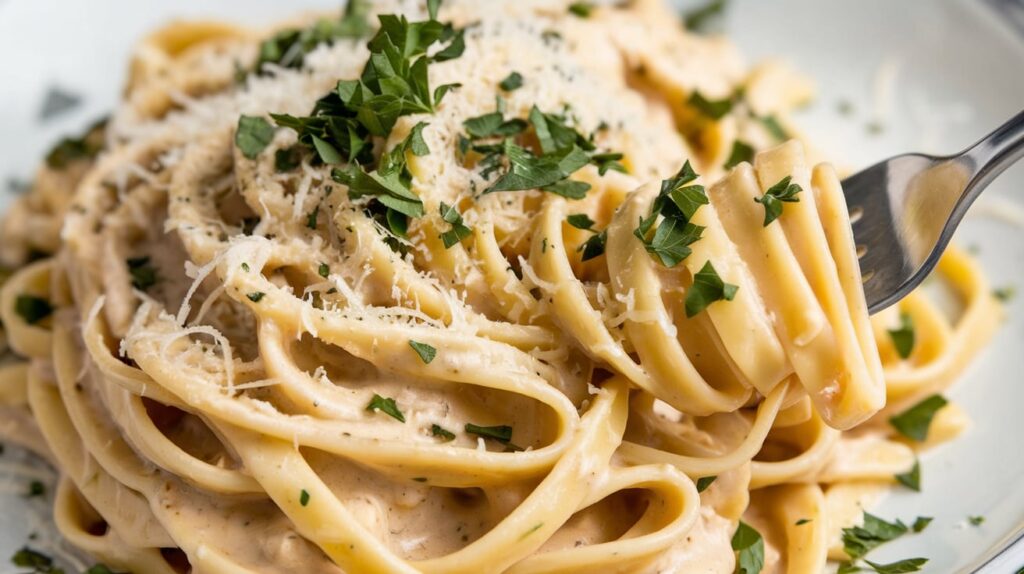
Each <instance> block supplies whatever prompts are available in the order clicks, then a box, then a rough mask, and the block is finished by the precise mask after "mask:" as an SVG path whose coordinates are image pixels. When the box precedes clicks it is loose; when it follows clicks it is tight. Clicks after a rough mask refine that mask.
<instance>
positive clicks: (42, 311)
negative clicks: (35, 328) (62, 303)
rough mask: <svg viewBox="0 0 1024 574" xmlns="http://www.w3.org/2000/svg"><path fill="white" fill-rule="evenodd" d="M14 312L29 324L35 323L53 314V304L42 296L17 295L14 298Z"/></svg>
mask: <svg viewBox="0 0 1024 574" xmlns="http://www.w3.org/2000/svg"><path fill="white" fill-rule="evenodd" d="M14 312H15V313H17V314H18V316H20V317H21V318H22V319H24V320H25V322H26V323H28V324H29V325H35V324H36V323H38V322H40V321H42V320H43V319H45V318H47V317H49V316H50V315H52V314H53V306H52V305H50V302H49V301H47V300H46V299H43V298H42V297H36V296H35V295H18V298H17V299H15V300H14Z"/></svg>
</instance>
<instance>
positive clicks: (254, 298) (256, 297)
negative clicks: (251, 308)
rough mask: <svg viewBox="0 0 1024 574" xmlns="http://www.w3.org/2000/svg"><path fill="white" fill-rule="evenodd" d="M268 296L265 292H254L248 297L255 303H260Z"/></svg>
mask: <svg viewBox="0 0 1024 574" xmlns="http://www.w3.org/2000/svg"><path fill="white" fill-rule="evenodd" d="M266 295H267V294H266V293H264V292H263V291H253V292H252V293H249V294H247V295H246V297H247V298H248V299H249V300H250V301H252V302H253V303H259V302H260V301H262V300H263V298H264V297H266Z"/></svg>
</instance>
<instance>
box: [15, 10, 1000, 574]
mask: <svg viewBox="0 0 1024 574" xmlns="http://www.w3.org/2000/svg"><path fill="white" fill-rule="evenodd" d="M421 4H422V3H420V2H412V1H408V2H405V1H402V2H398V1H394V2H392V1H384V0H381V1H380V2H377V3H375V4H374V5H372V6H366V5H365V4H364V3H362V2H357V3H355V4H353V5H351V6H350V7H349V8H347V9H346V11H345V14H344V15H343V16H342V18H341V19H338V18H337V17H336V16H334V15H330V16H322V17H320V16H318V17H307V18H299V19H297V20H295V21H293V22H290V23H288V24H287V25H285V26H282V27H281V28H279V29H276V30H271V31H262V30H249V29H244V28H240V27H236V26H230V25H226V24H219V23H175V24H172V25H169V26H168V27H166V28H164V29H162V30H160V31H158V32H156V33H154V34H152V35H151V36H149V37H148V38H147V39H146V40H145V41H144V42H143V44H142V45H141V47H140V48H139V49H138V51H137V53H136V55H135V57H134V58H133V61H132V64H131V72H130V74H129V82H128V86H127V89H126V92H125V96H124V100H123V102H122V105H121V106H120V107H119V108H118V109H117V110H116V111H115V112H114V114H113V116H112V117H111V118H110V120H109V122H107V123H106V124H103V125H98V126H96V127H95V128H94V129H93V130H92V132H91V133H90V134H88V135H87V136H86V137H84V138H83V139H81V140H75V141H69V142H65V144H62V146H63V148H62V149H58V150H55V152H54V153H51V155H50V156H49V157H48V158H47V163H46V164H45V165H43V166H42V167H41V168H40V170H39V172H38V175H37V178H36V180H35V183H34V185H33V188H32V189H31V191H30V193H28V194H27V195H25V196H23V197H22V198H20V199H19V200H18V202H17V203H16V204H15V205H14V206H13V207H12V208H11V209H10V210H9V211H8V213H7V215H6V219H5V220H4V223H3V226H2V231H0V260H2V262H3V263H4V265H5V266H6V267H7V268H9V269H10V270H11V274H10V276H9V277H7V278H6V280H5V282H4V284H3V289H2V293H0V317H2V319H3V330H2V337H0V341H2V345H0V348H2V350H4V352H5V353H6V355H5V359H4V360H3V362H2V364H0V405H2V406H0V408H2V409H3V424H0V431H2V433H3V435H4V436H5V437H9V438H10V440H12V441H16V442H19V443H21V444H23V445H25V446H27V447H29V448H31V449H33V450H36V451H38V452H40V453H42V454H43V455H44V456H45V457H47V458H48V459H49V460H50V461H51V462H52V463H53V465H54V466H55V467H56V468H57V469H59V472H60V483H59V490H58V492H57V494H56V499H55V508H54V519H55V521H56V524H57V526H58V528H59V529H60V532H61V533H62V534H63V536H64V537H66V538H67V539H68V540H69V541H71V542H72V543H73V544H74V545H75V546H77V547H78V548H80V549H82V550H83V551H85V552H87V553H88V554H90V555H92V556H93V557H95V558H96V560H98V561H100V562H102V563H104V564H105V565H107V566H108V567H109V568H110V569H111V570H112V571H119V572H120V571H130V572H136V573H147V574H148V573H155V574H164V573H166V574H170V573H173V572H184V571H188V569H189V568H190V569H191V571H192V572H196V573H243V572H245V573H248V572H289V571H292V572H324V573H328V572H350V573H363V572H437V573H441V572H445V573H447V572H453V573H454V572H465V573H481V572H510V573H511V572H515V573H524V574H525V573H541V572H723V573H728V572H733V571H740V570H742V571H744V572H754V571H762V572H787V573H794V574H796V573H807V572H819V571H822V570H823V569H824V568H825V565H826V561H827V560H829V559H833V560H850V559H856V558H859V556H858V555H851V552H850V551H849V550H847V548H846V546H845V545H844V541H843V540H842V534H841V531H842V529H844V528H849V527H851V526H852V525H854V524H860V523H861V522H862V521H863V520H864V517H863V516H862V512H861V509H862V507H863V505H864V504H867V503H868V501H870V500H872V499H875V498H877V497H878V496H879V495H880V494H882V493H883V492H884V491H885V490H887V489H888V488H890V487H891V486H892V485H894V484H895V483H896V479H895V478H894V477H896V476H897V475H904V474H906V473H909V472H911V470H912V467H913V468H916V452H918V451H920V450H922V449H923V448H926V447H928V446H931V445H934V444H937V443H939V442H942V441H944V440H948V439H950V438H952V437H954V436H955V435H956V434H957V433H958V432H959V431H960V430H962V429H963V428H964V427H965V426H966V424H967V420H966V416H965V415H964V414H963V412H962V411H960V410H959V409H958V408H957V407H956V406H955V405H953V404H946V403H945V401H944V400H943V403H942V406H941V408H938V409H937V410H935V411H934V413H933V414H934V418H932V419H931V425H930V429H928V428H926V429H925V430H926V431H928V432H927V438H924V437H921V440H913V438H908V437H907V436H904V435H906V434H907V433H906V432H903V434H901V432H898V431H900V429H899V428H898V427H897V428H894V427H893V425H892V424H890V422H889V419H890V417H893V416H897V415H899V414H900V413H903V412H905V411H906V410H907V409H908V408H911V407H914V406H915V405H917V404H919V403H920V402H921V401H922V400H924V399H927V398H928V397H931V396H933V395H937V394H938V393H941V391H942V390H943V389H945V388H946V387H947V386H948V385H949V384H950V383H952V382H953V381H954V380H955V379H956V377H957V375H958V374H959V373H960V372H961V371H962V370H963V368H964V367H965V366H966V365H967V364H968V363H969V362H970V360H971V359H972V358H973V357H974V355H975V354H976V353H977V352H978V351H979V349H980V348H981V347H983V346H984V344H985V342H986V341H987V340H988V339H989V337H990V336H991V335H992V334H993V332H994V331H995V329H996V326H997V324H998V319H999V305H998V303H997V301H996V300H995V299H994V298H993V297H991V295H990V290H989V288H988V286H987V284H986V282H985V279H984V277H983V276H982V274H981V273H980V272H979V270H978V267H977V264H976V263H975V262H974V261H972V260H971V259H970V258H969V257H968V256H967V255H966V254H965V253H963V252H961V251H959V250H958V249H956V248H951V249H950V250H949V252H948V253H946V255H945V256H944V258H943V260H942V262H941V263H940V266H939V270H938V273H939V274H940V276H941V281H942V282H943V283H944V284H945V285H946V286H948V287H949V288H950V290H951V291H952V292H953V293H954V294H955V295H956V298H957V299H958V300H959V301H960V306H961V309H960V310H959V311H958V312H957V313H956V314H955V316H950V315H948V314H947V313H946V312H944V311H943V310H941V309H940V307H938V306H937V305H936V304H935V303H933V302H932V301H931V300H930V299H929V297H928V296H926V295H924V294H922V293H913V294H911V295H910V296H909V297H908V298H907V299H905V300H904V301H902V302H901V303H900V304H899V305H898V307H894V308H892V309H889V310H886V311H884V312H882V313H879V314H878V315H876V316H874V317H870V318H869V316H868V313H867V307H866V304H865V300H864V295H863V291H862V289H861V275H860V269H859V267H858V259H857V246H856V245H855V242H854V239H853V235H852V232H851V229H850V216H849V214H848V213H847V210H846V204H845V202H844V199H843V194H842V189H841V187H840V179H839V177H838V176H837V174H836V170H835V169H834V168H833V167H831V166H830V165H829V164H827V163H821V162H820V158H818V156H817V152H815V151H814V149H813V148H812V147H810V146H809V145H808V144H807V143H806V142H805V141H804V140H803V139H802V138H801V137H800V136H799V134H798V133H797V132H796V131H795V128H794V127H793V126H792V125H791V123H790V122H789V120H788V113H789V112H790V111H791V110H792V109H794V108H795V107H797V106H800V105H802V104H804V103H806V102H807V101H808V99H809V98H810V97H811V96H812V93H813V86H812V85H811V83H810V82H809V81H807V80H806V79H804V78H803V77H801V76H800V75H798V74H797V73H795V72H793V71H792V70H790V69H789V68H788V67H786V66H785V65H783V64H781V63H779V62H766V63H762V64H759V65H757V66H754V67H753V68H748V67H746V66H745V65H744V64H743V62H742V61H741V58H740V56H739V54H738V53H737V51H736V50H735V48H733V46H732V45H731V44H729V43H728V42H727V41H726V40H725V39H723V38H720V37H706V36H698V35H693V34H690V33H687V32H685V31H684V30H683V28H682V27H681V25H680V23H679V20H678V18H677V17H676V16H675V15H674V14H673V13H671V12H670V11H669V10H668V9H667V8H666V7H665V6H662V5H661V4H660V3H659V2H657V1H654V0H634V1H633V2H629V3H622V5H621V6H590V5H588V4H583V3H575V4H572V5H571V6H570V5H569V3H567V2H566V3H563V2H550V1H541V0H536V1H534V0H531V1H521V0H520V1H512V0H508V1H505V0H500V1H499V0H493V1H491V2H486V3H485V2H473V1H470V0H452V1H449V2H445V3H444V4H443V5H442V6H441V7H440V10H439V11H438V9H437V3H436V2H428V3H427V4H428V6H423V5H421ZM377 15H381V17H380V19H379V20H378V19H377V17H376V16H377ZM396 15H398V16H396ZM271 114H273V115H271ZM908 342H909V345H908ZM910 432H911V434H914V432H913V431H910ZM748 539H749V540H748ZM745 540H748V541H747V542H744V541H745Z"/></svg>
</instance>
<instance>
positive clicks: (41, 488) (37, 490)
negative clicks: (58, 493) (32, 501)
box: [25, 480, 46, 498]
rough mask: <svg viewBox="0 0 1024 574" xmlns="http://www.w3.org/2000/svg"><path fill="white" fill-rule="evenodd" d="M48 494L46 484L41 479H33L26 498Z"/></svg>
mask: <svg viewBox="0 0 1024 574" xmlns="http://www.w3.org/2000/svg"><path fill="white" fill-rule="evenodd" d="M44 494H46V485H45V484H43V482H42V481H40V480H33V481H32V482H30V483H29V485H28V492H27V493H25V497H26V498H35V497H37V496H42V495H44Z"/></svg>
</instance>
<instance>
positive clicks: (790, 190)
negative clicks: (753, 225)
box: [754, 175, 803, 227]
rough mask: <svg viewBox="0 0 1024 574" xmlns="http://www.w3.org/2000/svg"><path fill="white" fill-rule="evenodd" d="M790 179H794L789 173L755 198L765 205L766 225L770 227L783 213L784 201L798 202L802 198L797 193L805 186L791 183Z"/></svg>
mask: <svg viewBox="0 0 1024 574" xmlns="http://www.w3.org/2000/svg"><path fill="white" fill-rule="evenodd" d="M790 181H792V177H791V176H788V175H787V176H786V177H784V178H782V179H781V180H779V182H778V183H776V184H775V185H773V186H771V187H769V188H768V191H766V192H764V195H762V196H761V197H758V198H755V199H754V201H756V202H757V203H760V204H761V205H763V206H764V226H765V227H768V225H770V224H771V222H773V221H775V220H776V219H778V218H779V216H780V215H782V204H783V203H796V202H798V201H800V198H798V197H797V196H796V195H797V194H798V193H800V192H801V191H803V188H801V187H800V185H799V184H796V183H790Z"/></svg>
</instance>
